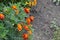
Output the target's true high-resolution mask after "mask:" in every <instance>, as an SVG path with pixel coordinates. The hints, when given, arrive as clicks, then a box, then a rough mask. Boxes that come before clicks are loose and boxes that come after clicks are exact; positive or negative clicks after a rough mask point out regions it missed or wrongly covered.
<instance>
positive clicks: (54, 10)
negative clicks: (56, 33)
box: [31, 0, 60, 40]
mask: <svg viewBox="0 0 60 40" xmlns="http://www.w3.org/2000/svg"><path fill="white" fill-rule="evenodd" d="M31 10H32V11H31V15H34V16H35V20H34V22H33V23H32V24H33V27H34V29H35V30H34V34H33V36H34V38H33V40H52V38H53V31H52V30H51V29H50V28H49V26H50V24H49V23H50V22H51V21H52V20H53V19H54V18H56V19H57V22H58V23H57V24H58V25H59V24H60V6H55V5H54V4H53V3H52V0H37V5H36V6H35V7H32V9H31Z"/></svg>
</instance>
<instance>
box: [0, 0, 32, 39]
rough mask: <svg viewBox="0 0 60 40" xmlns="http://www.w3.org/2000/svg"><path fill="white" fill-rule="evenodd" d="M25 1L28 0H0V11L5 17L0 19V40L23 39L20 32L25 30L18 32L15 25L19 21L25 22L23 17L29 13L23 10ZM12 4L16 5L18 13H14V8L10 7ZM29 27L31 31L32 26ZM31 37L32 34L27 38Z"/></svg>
mask: <svg viewBox="0 0 60 40" xmlns="http://www.w3.org/2000/svg"><path fill="white" fill-rule="evenodd" d="M26 1H29V0H0V13H2V14H4V15H5V19H4V20H0V40H23V38H22V34H23V33H24V32H25V30H22V31H20V32H19V31H18V30H17V26H16V25H17V24H18V23H21V22H23V23H24V24H27V23H26V20H25V17H29V15H27V14H26V13H25V12H24V7H26V4H25V2H26ZM13 5H16V6H17V10H19V13H18V15H15V10H13V9H12V7H11V6H13ZM22 5H23V6H22ZM30 29H31V30H32V31H33V28H32V27H30ZM31 39H32V35H30V37H29V40H31Z"/></svg>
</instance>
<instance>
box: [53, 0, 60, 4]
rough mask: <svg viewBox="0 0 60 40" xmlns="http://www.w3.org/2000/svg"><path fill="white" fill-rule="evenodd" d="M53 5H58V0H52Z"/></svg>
mask: <svg viewBox="0 0 60 40" xmlns="http://www.w3.org/2000/svg"><path fill="white" fill-rule="evenodd" d="M52 1H53V3H54V4H55V5H60V0H52Z"/></svg>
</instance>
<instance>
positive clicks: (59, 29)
mask: <svg viewBox="0 0 60 40" xmlns="http://www.w3.org/2000/svg"><path fill="white" fill-rule="evenodd" d="M50 28H53V30H55V31H54V32H53V39H52V40H60V26H58V25H57V22H56V19H54V20H53V21H51V26H50Z"/></svg>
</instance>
